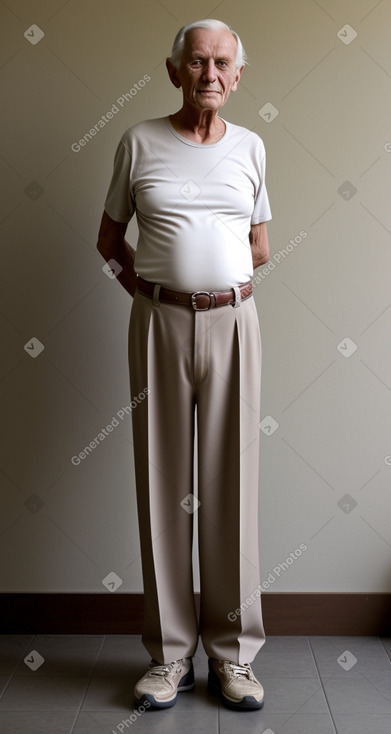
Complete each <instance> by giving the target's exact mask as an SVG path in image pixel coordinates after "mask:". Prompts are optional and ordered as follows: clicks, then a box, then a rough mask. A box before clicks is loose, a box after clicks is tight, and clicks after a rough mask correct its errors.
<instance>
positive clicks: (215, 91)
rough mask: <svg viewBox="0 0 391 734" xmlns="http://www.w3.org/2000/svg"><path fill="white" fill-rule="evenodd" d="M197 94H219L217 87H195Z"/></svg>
mask: <svg viewBox="0 0 391 734" xmlns="http://www.w3.org/2000/svg"><path fill="white" fill-rule="evenodd" d="M197 94H221V92H220V91H219V90H218V89H197Z"/></svg>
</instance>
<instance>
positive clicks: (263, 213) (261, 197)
mask: <svg viewBox="0 0 391 734" xmlns="http://www.w3.org/2000/svg"><path fill="white" fill-rule="evenodd" d="M260 142H261V149H260V150H259V151H258V156H259V159H258V162H257V163H258V165H257V167H258V170H259V184H258V189H257V191H256V194H255V201H254V210H253V213H252V216H251V224H260V223H261V222H268V221H269V220H270V219H271V218H272V212H271V209H270V203H269V197H268V194H267V189H266V153H265V148H264V145H263V143H262V141H260Z"/></svg>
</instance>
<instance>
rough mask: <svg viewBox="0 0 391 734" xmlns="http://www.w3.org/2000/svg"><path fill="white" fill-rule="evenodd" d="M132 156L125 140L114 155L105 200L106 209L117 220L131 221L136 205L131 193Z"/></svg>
mask: <svg viewBox="0 0 391 734" xmlns="http://www.w3.org/2000/svg"><path fill="white" fill-rule="evenodd" d="M130 169H131V156H130V152H129V150H128V149H127V147H126V146H125V144H124V142H123V140H121V142H120V143H119V145H118V148H117V150H116V153H115V156H114V170H113V176H112V179H111V182H110V186H109V190H108V192H107V196H106V201H105V205H104V206H105V211H106V212H107V214H108V215H109V217H111V219H114V221H115V222H129V221H130V219H131V218H132V216H133V214H134V211H135V206H134V202H133V200H132V197H131V194H130Z"/></svg>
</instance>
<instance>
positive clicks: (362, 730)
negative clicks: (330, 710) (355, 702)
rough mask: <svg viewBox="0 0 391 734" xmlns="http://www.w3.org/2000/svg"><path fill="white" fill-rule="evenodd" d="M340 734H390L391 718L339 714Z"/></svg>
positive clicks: (380, 715)
mask: <svg viewBox="0 0 391 734" xmlns="http://www.w3.org/2000/svg"><path fill="white" fill-rule="evenodd" d="M334 722H335V726H336V727H337V733H338V734H390V732H391V716H389V715H384V714H366V713H361V714H337V715H336V716H334Z"/></svg>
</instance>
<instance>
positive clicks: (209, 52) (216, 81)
mask: <svg viewBox="0 0 391 734" xmlns="http://www.w3.org/2000/svg"><path fill="white" fill-rule="evenodd" d="M236 51H237V42H236V38H235V37H234V36H233V35H232V33H230V32H229V31H225V30H222V31H213V30H209V29H206V28H193V29H192V30H191V31H188V32H187V33H186V36H185V46H184V49H183V53H182V59H181V63H180V66H179V68H178V69H175V67H173V65H172V64H171V62H170V61H169V60H167V68H168V72H169V74H170V79H171V81H172V83H173V84H174V85H175V86H176V87H178V88H179V87H182V92H183V101H184V104H185V105H190V106H191V107H193V108H197V109H198V110H214V111H217V110H219V109H220V107H222V106H223V105H224V104H225V103H226V101H227V99H228V97H229V95H230V93H231V92H234V91H235V90H236V89H237V86H238V82H239V79H240V77H241V74H242V71H243V66H242V67H241V68H240V69H237V68H236V66H235V60H236Z"/></svg>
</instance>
